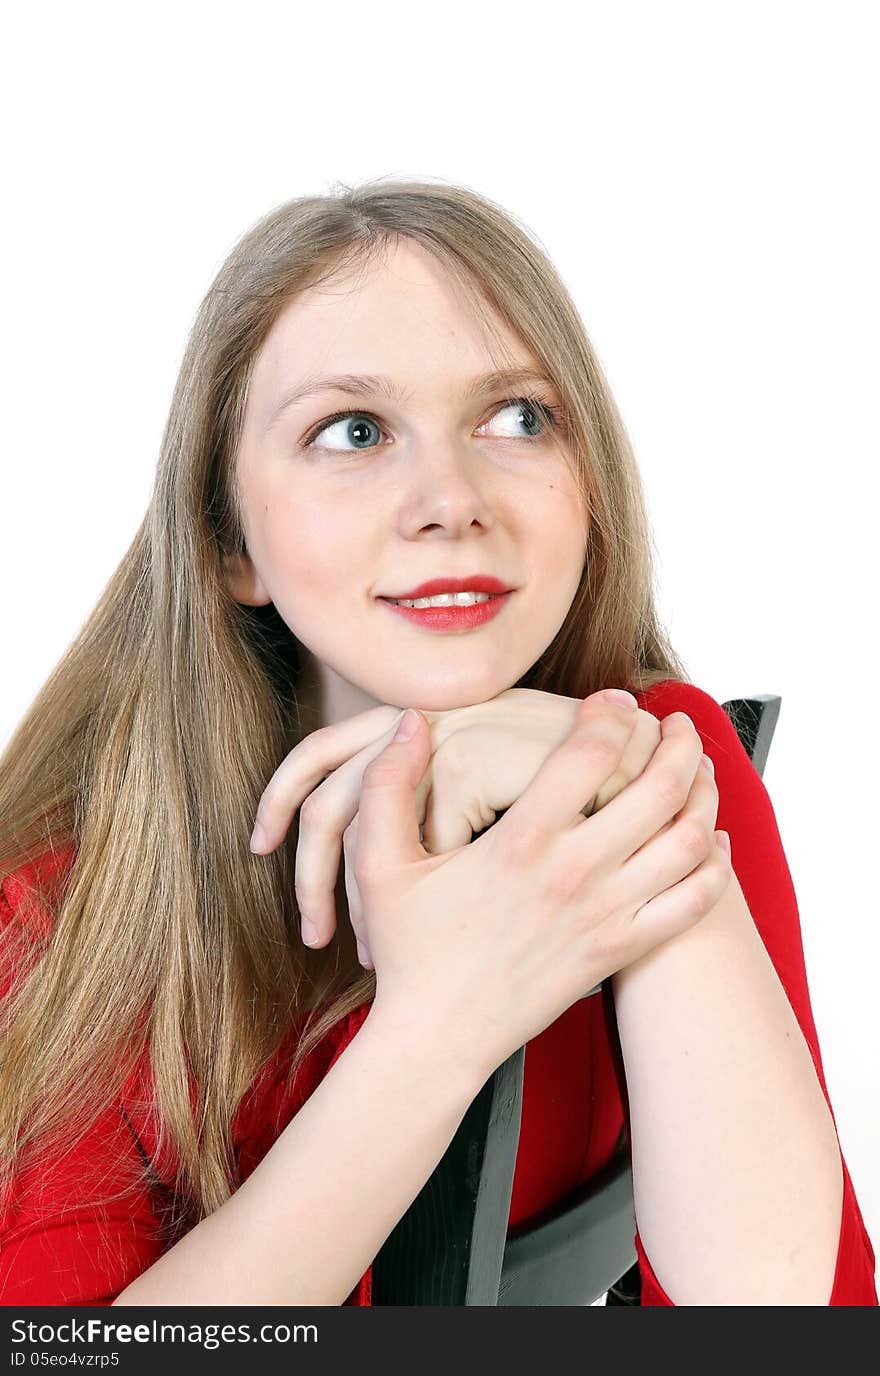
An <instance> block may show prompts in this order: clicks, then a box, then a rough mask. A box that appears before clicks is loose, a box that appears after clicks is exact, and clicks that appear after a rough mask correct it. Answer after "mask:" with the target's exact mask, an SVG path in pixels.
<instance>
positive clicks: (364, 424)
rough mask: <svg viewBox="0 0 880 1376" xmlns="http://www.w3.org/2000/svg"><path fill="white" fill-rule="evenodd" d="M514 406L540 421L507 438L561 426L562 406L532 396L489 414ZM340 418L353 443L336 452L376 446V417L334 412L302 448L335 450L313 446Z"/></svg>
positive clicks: (543, 432) (530, 438) (537, 436)
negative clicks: (372, 438)
mask: <svg viewBox="0 0 880 1376" xmlns="http://www.w3.org/2000/svg"><path fill="white" fill-rule="evenodd" d="M514 407H517V408H518V410H519V413H520V417H521V418H522V419H523V423H524V424H525V425H527V426H534V425H535V424H540V429H539V431H538V433H537V434H533V435H512V436H509V437H508V438H510V439H524V440H526V441H527V442H528V441H533V442H534V441H536V440H542V439H545V438H546V437H547V429H548V427H549V428H551V429H553V430H559V429H560V428H561V427H562V423H563V416H564V408H563V407H562V406H552V405H550V403H549V402H543V401H538V400H537V399H536V398H534V397H514V398H512V399H509V400H507V401H503V402H501V403H500V405H499V406H498V407H496V409H495V411H494V412H493V413H492V414H493V416H495V415H499V414H500V413H501V412H502V411H507V410H510V409H512V408H514ZM343 421H347V422H349V423H348V425H347V426H346V427H345V430H344V434H345V436H346V438H349V439H351V441H352V442H353V443H354V445H355V449H354V450H345V449H342V450H339V452H341V453H352V452H357V450H358V449H361V450H362V449H374V448H376V447H377V446H376V445H372V444H369V443H368V440H369V429H370V427H372V428H373V429H374V430H379V431H381V430H382V425H381V422H380V421H379V420H378V419H377V417H376V416H373V415H371V413H370V412H369V411H336V412H335V413H334V414H333V415H332V416H328V417H327V419H326V420H322V421H321V422H320V424H319V425H317V426H315V427H314V429H312V430H311V431H310V432H309V434H308V436H307V437H306V440H305V441H304V447H305V448H310V447H314V448H318V449H322V448H327V449H330V450H336V449H338V446H336V445H315V443H314V442H315V440H316V439H317V438H318V436H319V435H322V434H323V433H324V431H325V430H330V429H332V428H333V427H334V426H336V425H341V424H342V422H343Z"/></svg>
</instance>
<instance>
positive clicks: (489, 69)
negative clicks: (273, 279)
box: [0, 0, 880, 1249]
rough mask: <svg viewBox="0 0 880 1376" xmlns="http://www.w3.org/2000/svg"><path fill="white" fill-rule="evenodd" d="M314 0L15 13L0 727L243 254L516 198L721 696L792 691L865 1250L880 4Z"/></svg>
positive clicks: (788, 824) (138, 506) (819, 975)
mask: <svg viewBox="0 0 880 1376" xmlns="http://www.w3.org/2000/svg"><path fill="white" fill-rule="evenodd" d="M308 9H309V7H299V6H293V5H289V6H288V5H280V4H279V5H269V4H265V3H262V4H261V3H253V0H252V3H249V4H248V5H246V6H245V5H240V6H236V7H227V6H224V5H222V4H212V5H208V4H190V5H187V4H185V3H183V4H181V3H178V4H175V5H174V6H173V7H172V6H171V5H168V4H156V3H152V4H151V5H150V6H149V7H144V8H143V9H142V10H141V11H140V12H139V13H138V12H136V11H134V10H133V9H130V8H128V7H125V8H122V7H116V6H110V5H106V6H101V5H95V4H80V5H76V6H70V7H62V6H61V5H42V6H39V7H33V8H32V9H30V10H28V11H27V12H22V11H21V10H20V11H19V12H18V14H17V15H16V18H15V20H14V21H13V24H12V26H9V25H8V26H7V30H6V34H5V43H4V46H5V48H6V56H5V62H4V67H5V71H4V75H3V81H2V83H0V87H2V96H0V99H2V106H3V109H2V113H3V128H4V130H5V134H6V137H5V140H4V144H5V148H4V154H5V157H4V161H5V178H4V180H5V184H6V189H7V192H8V193H10V194H9V200H8V203H7V209H6V214H5V217H4V221H3V224H2V236H3V243H2V264H3V276H4V302H3V308H4V315H5V319H6V325H5V328H4V332H3V333H4V340H3V352H4V359H3V377H4V379H5V383H6V399H5V404H4V407H3V415H4V428H5V434H4V446H3V449H4V454H3V482H2V507H0V512H2V520H3V540H2V545H0V557H2V561H3V567H2V580H3V581H2V587H3V619H2V636H3V641H2V643H3V647H4V658H5V665H4V672H3V675H2V681H0V735H2V742H0V743H5V741H7V740H8V738H9V736H10V735H11V733H12V731H13V729H14V727H15V725H16V723H17V721H18V720H19V718H20V716H21V714H22V712H23V711H24V710H25V709H26V708H27V706H28V704H29V703H30V701H31V699H32V697H33V696H34V694H35V693H36V692H37V690H38V689H39V687H40V685H41V684H42V682H43V681H44V679H45V677H46V676H47V674H48V673H49V671H50V670H51V669H52V667H53V666H54V664H55V663H56V661H57V659H58V657H59V656H60V655H61V653H62V652H63V651H64V649H65V648H66V646H67V645H68V644H69V642H70V640H71V638H72V636H73V635H74V634H75V633H76V631H77V630H78V628H79V627H80V626H81V624H82V622H83V621H84V620H85V618H86V617H87V616H88V614H89V612H90V611H91V610H92V608H93V606H94V604H95V602H96V600H97V598H98V596H99V594H100V592H101V590H102V589H103V587H104V585H105V583H106V581H107V579H108V578H109V577H110V575H111V573H112V572H113V570H114V569H115V567H116V565H117V563H118V562H119V560H120V559H121V557H122V555H123V554H124V552H125V550H126V549H127V548H128V545H129V543H130V541H131V539H132V537H133V535H134V533H135V530H136V528H137V526H138V524H139V522H140V520H141V517H142V515H143V512H144V509H145V507H146V504H147V500H148V496H149V491H150V488H151V484H152V478H153V472H154V467H155V462H156V458H157V452H158V446H159V440H160V435H161V431H162V427H163V425H164V421H165V417H166V413H167V407H168V404H169V401H170V396H171V391H172V387H173V384H174V380H175V377H176V373H177V369H178V366H179V363H180V358H181V354H182V350H183V346H184V342H185V337H186V334H187V331H188V329H189V326H190V324H191V321H192V318H193V315H194V313H195V311H196V308H197V305H198V302H199V300H200V298H201V296H202V294H203V292H204V291H205V289H206V288H207V286H208V284H209V282H210V280H211V278H212V276H213V275H214V273H215V271H216V270H217V268H218V267H219V265H220V263H221V262H222V260H223V258H224V257H225V255H226V253H227V252H228V251H229V249H230V248H231V246H232V243H233V242H234V240H235V239H236V238H237V237H238V236H239V235H240V234H241V233H242V232H243V231H244V230H245V229H246V228H248V227H249V226H250V225H251V224H252V223H254V221H256V220H257V219H258V218H259V217H260V216H261V215H263V214H264V213H265V212H266V211H267V210H269V209H270V208H271V207H272V206H274V205H277V204H278V203H280V202H281V201H283V200H286V199H288V198H289V197H292V196H296V195H302V194H307V193H314V192H326V191H329V190H330V189H331V188H332V184H333V183H334V182H336V181H342V182H346V183H349V184H352V183H358V182H360V181H362V180H365V179H367V178H371V177H377V176H407V177H422V176H424V177H429V178H439V179H442V180H444V181H449V182H459V183H462V184H465V185H468V186H471V187H473V188H474V189H475V190H477V191H479V192H481V193H483V194H485V195H488V196H490V197H491V198H492V199H494V200H496V201H498V202H499V203H500V204H501V205H502V206H504V207H505V208H506V209H508V210H509V211H510V212H512V213H513V214H514V215H516V216H517V217H518V218H519V219H521V220H522V221H524V222H525V223H526V224H527V225H528V226H529V227H530V228H531V230H532V231H533V232H534V233H535V234H536V236H537V237H538V239H539V241H540V242H541V243H542V245H543V246H544V247H545V249H546V251H547V252H548V253H549V255H550V256H551V258H552V259H553V260H554V261H555V263H556V264H557V266H558V268H559V270H560V272H561V273H562V276H563V278H564V280H565V281H566V283H567V285H568V287H569V289H570V291H571V292H572V294H573V296H574V298H575V300H576V302H577V305H578V308H579V309H580V311H581V313H582V315H583V318H584V321H585V324H586V328H587V331H588V333H589V335H590V337H591V339H592V341H593V343H594V345H595V348H596V350H597V352H598V355H599V358H600V360H601V362H602V364H603V366H604V367H605V369H606V371H607V373H608V376H609V379H610V382H611V385H612V388H613V389H614V392H615V395H616V397H617V400H618V403H619V405H620V408H621V411H622V414H623V417H624V421H625V424H626V425H627V427H628V430H629V432H630V435H631V437H632V440H633V444H634V446H635V450H636V456H637V458H638V461H639V463H640V466H641V469H642V472H643V474H644V479H645V484H646V488H647V492H648V497H649V502H650V509H651V516H652V520H653V526H654V533H655V538H656V543H657V548H658V551H659V554H660V577H661V586H660V599H661V614H662V615H663V616H664V618H665V619H666V622H667V625H668V626H669V628H670V630H671V634H672V637H673V641H674V643H675V644H676V646H677V648H678V649H679V651H680V653H681V654H682V655H683V657H684V660H685V662H686V664H687V665H688V666H689V669H690V671H691V675H692V677H693V679H694V681H695V682H696V683H697V684H699V685H700V686H701V687H702V688H704V689H705V690H706V691H708V692H710V693H711V694H713V696H715V697H716V698H717V699H718V700H719V701H724V700H725V699H727V698H730V697H734V696H740V695H745V694H749V693H763V692H771V693H779V694H781V695H782V711H781V715H780V719H779V723H778V726H777V729H776V734H775V737H774V739H773V744H772V748H771V752H770V757H769V761H768V764H767V768H766V771H765V774H764V780H765V783H766V785H767V788H768V790H769V793H770V796H771V798H772V801H773V804H774V807H775V811H776V816H777V820H778V822H779V826H780V832H781V834H782V838H783V843H784V846H785V851H786V855H787V857H788V862H789V866H790V869H791V872H792V876H793V879H794V883H795V887H796V891H797V895H798V900H799V906H800V915H801V922H802V928H803V938H804V948H805V952H806V959H807V970H808V975H809V981H810V988H811V993H812V1000H813V1010H814V1014H815V1020H816V1024H817V1027H818V1031H819V1038H820V1043H821V1048H822V1054H823V1059H824V1065H825V1070H826V1075H827V1081H828V1085H829V1090H830V1093H831V1098H832V1103H833V1104H834V1107H835V1112H836V1116H837V1124H838V1130H839V1133H840V1136H841V1141H842V1143H843V1147H844V1152H845V1155H846V1158H847V1162H848V1165H849V1168H850V1171H851V1174H852V1178H853V1181H854V1184H855V1187H856V1192H857V1194H858V1196H859V1199H860V1202H861V1205H862V1209H863V1213H864V1216H865V1220H866V1223H867V1226H868V1230H869V1233H870V1234H871V1237H872V1240H873V1241H874V1243H875V1249H876V1248H877V1243H878V1242H880V1174H878V1170H877V1161H878V1160H880V1121H878V1115H880V1108H878V1075H877V1067H878V1065H880V1032H878V1019H877V1013H876V1008H877V985H878V963H880V962H878V956H880V942H878V936H877V924H878V903H877V868H876V861H877V853H878V840H877V824H878V808H877V804H876V791H875V790H876V782H875V781H876V779H877V775H878V764H880V758H878V757H880V748H878V721H877V714H876V710H875V707H874V702H873V698H872V696H871V693H872V691H873V690H872V685H873V683H874V682H875V680H876V676H877V667H878V666H877V651H876V610H875V605H874V604H875V597H876V591H877V579H876V573H875V569H876V556H877V533H876V529H875V523H876V518H877V507H876V493H877V484H876V477H877V465H878V458H880V454H878V429H880V427H878V420H877V377H878V363H880V359H878V348H877V321H878V307H880V299H878V298H880V293H878V269H877V244H878V243H880V224H878V214H877V207H876V202H875V199H874V196H875V194H876V184H877V163H876V158H877V131H878V113H880V111H878V100H877V94H876V92H877V80H876V72H877V56H878V54H877V44H876V42H874V40H873V36H872V34H871V31H870V25H871V22H872V20H874V19H875V18H876V10H875V9H874V7H873V6H872V5H870V4H864V5H862V4H855V3H839V0H838V2H837V3H834V4H833V5H832V4H830V3H828V4H810V3H796V4H795V3H773V2H772V0H770V2H769V3H768V0H762V3H742V0H740V3H737V4H736V5H732V4H731V5H718V4H714V5H706V4H704V3H669V0H667V3H665V4H662V5H656V4H651V3H642V4H634V3H615V4H614V5H609V4H603V5H596V4H594V5H590V4H582V5H580V6H579V7H576V6H571V5H570V4H559V3H544V4H542V5H540V6H533V5H506V6H501V5H498V4H483V5H473V4H468V5H459V4H452V3H449V2H448V0H447V3H444V5H442V6H438V7H436V8H434V9H433V10H432V9H427V10H425V9H419V8H418V7H415V6H413V5H406V6H399V7H398V6H396V5H390V4H381V3H379V4H376V5H370V6H357V5H354V4H348V5H345V4H343V5H342V6H341V7H340V6H339V5H336V6H333V7H323V6H322V7H318V9H317V12H316V13H314V14H309V13H308ZM872 626H874V627H875V629H874V630H873V631H872V630H871V627H872ZM734 858H735V857H734Z"/></svg>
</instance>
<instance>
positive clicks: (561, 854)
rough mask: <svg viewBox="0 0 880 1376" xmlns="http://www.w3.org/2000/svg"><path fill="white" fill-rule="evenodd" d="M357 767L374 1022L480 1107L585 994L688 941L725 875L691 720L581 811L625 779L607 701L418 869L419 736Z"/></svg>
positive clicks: (679, 723)
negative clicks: (481, 821)
mask: <svg viewBox="0 0 880 1376" xmlns="http://www.w3.org/2000/svg"><path fill="white" fill-rule="evenodd" d="M411 719H412V720H414V722H415V734H414V735H413V736H412V737H411V738H410V739H409V740H393V741H391V742H390V743H389V745H388V746H387V747H386V748H385V749H384V750H383V751H382V752H381V754H380V755H379V756H378V757H377V758H375V759H374V760H373V761H372V762H371V764H370V765H368V767H367V769H366V771H365V773H364V777H363V787H362V790H361V800H360V809H359V816H360V823H359V837H358V842H357V845H356V847H355V849H354V853H353V855H352V862H353V870H354V874H355V877H356V879H357V883H358V887H359V889H360V893H361V896H362V899H363V920H364V924H365V927H366V930H367V933H368V936H369V941H370V948H371V950H372V952H373V955H374V958H375V964H376V996H375V999H374V1003H373V1008H372V1010H371V1014H370V1016H371V1017H375V1018H377V1019H378V1020H379V1022H380V1023H384V1024H386V1025H387V1026H388V1027H389V1028H390V1029H391V1034H392V1035H393V1036H395V1037H398V1038H400V1039H401V1040H402V1041H405V1042H406V1043H407V1044H408V1045H410V1046H411V1045H413V1044H415V1043H417V1042H418V1041H419V1039H420V1038H421V1039H423V1040H424V1042H425V1043H426V1044H430V1046H431V1048H432V1053H433V1054H436V1047H437V1046H438V1045H442V1046H443V1048H444V1053H445V1054H446V1055H447V1057H448V1058H449V1063H450V1066H451V1067H455V1068H457V1069H458V1070H459V1071H460V1073H461V1074H462V1075H463V1076H465V1077H466V1079H467V1082H468V1084H469V1085H472V1086H473V1087H474V1089H475V1090H478V1089H479V1088H480V1086H481V1085H482V1084H484V1083H485V1080H486V1078H487V1076H488V1075H489V1074H491V1072H492V1071H493V1070H494V1069H495V1068H496V1067H497V1066H498V1065H500V1064H501V1063H502V1062H503V1061H504V1060H505V1059H506V1058H507V1056H509V1055H510V1054H511V1053H512V1052H513V1051H514V1050H516V1049H517V1047H519V1046H522V1045H524V1044H525V1043H526V1042H528V1041H530V1040H531V1039H532V1038H534V1037H535V1036H537V1034H538V1033H540V1032H541V1031H543V1029H544V1028H546V1027H547V1026H548V1025H549V1024H550V1023H551V1022H553V1021H554V1020H555V1019H556V1018H557V1017H559V1016H560V1015H561V1014H562V1013H563V1012H564V1011H565V1009H566V1008H569V1007H570V1006H571V1005H572V1004H573V1003H574V1002H575V1001H576V1000H577V999H578V998H580V997H582V995H583V994H584V993H585V991H586V990H588V989H590V988H591V987H593V986H594V985H595V984H597V983H599V982H601V981H602V980H604V979H606V978H608V977H609V976H610V975H612V974H614V973H616V972H617V971H618V970H620V969H622V968H623V967H625V966H627V965H630V964H632V963H633V962H635V961H637V960H639V959H640V958H641V957H642V956H643V955H645V954H647V953H648V952H649V951H651V950H653V949H654V948H655V947H657V946H658V945H660V944H662V943H665V942H667V941H669V940H671V939H673V938H674V937H676V936H678V935H680V934H682V933H683V932H685V931H687V930H688V929H690V928H692V927H694V926H696V924H697V923H698V922H700V921H701V920H702V918H704V917H705V916H707V914H709V913H710V912H711V911H712V910H713V909H714V908H715V907H716V905H717V903H718V901H719V899H720V898H721V896H722V894H723V893H724V891H725V890H726V888H727V886H728V884H729V882H730V879H731V875H732V870H731V867H730V861H729V857H728V854H727V852H726V850H724V849H723V848H722V846H721V844H720V843H719V840H718V836H717V834H716V833H715V830H714V828H715V821H716V818H717V811H718V790H717V788H716V786H715V779H714V776H713V773H712V770H711V768H707V767H706V766H705V764H704V757H703V746H702V741H701V738H700V735H699V733H698V732H697V730H696V729H695V727H694V725H693V723H692V721H691V720H690V718H689V717H688V716H687V715H686V714H685V713H684V712H673V713H672V714H671V715H670V716H667V717H665V718H664V719H663V721H662V722H661V724H660V734H661V739H660V743H659V745H658V746H657V749H656V750H655V752H654V754H653V755H652V757H651V759H650V760H649V762H648V765H647V767H646V768H645V770H644V771H643V772H642V774H641V775H640V776H639V777H638V778H637V779H635V780H634V781H633V782H632V783H630V784H629V785H628V786H627V787H626V788H624V789H623V790H621V792H620V793H619V794H618V795H617V797H615V798H613V799H612V800H611V801H610V802H609V803H608V804H607V805H606V806H605V807H604V808H603V809H602V811H601V812H599V813H597V814H594V815H593V816H591V817H589V818H587V819H586V820H585V819H584V817H583V815H582V814H583V809H584V807H585V806H586V805H587V803H588V801H589V800H590V798H592V797H595V796H596V795H597V794H598V792H599V789H600V788H601V786H602V784H603V783H604V782H605V780H606V779H608V778H609V777H611V775H612V774H613V773H614V771H615V769H617V768H618V767H619V765H620V761H621V759H622V758H623V754H624V751H625V748H626V744H627V742H628V740H629V739H630V737H631V735H632V732H633V730H634V724H635V718H634V714H633V713H632V712H631V711H627V710H626V709H625V708H624V707H622V706H619V705H616V704H612V703H609V702H608V701H607V700H605V699H604V698H603V695H602V694H601V693H597V694H594V695H593V696H591V697H589V698H587V699H586V700H585V701H584V702H583V704H582V705H581V707H580V708H579V709H578V712H577V715H576V719H575V722H574V725H573V728H572V730H571V732H570V734H569V735H568V736H567V738H566V739H565V741H564V742H563V743H562V744H561V745H560V746H559V747H558V748H557V749H556V750H554V751H553V752H552V753H551V754H550V755H549V756H548V758H547V759H546V760H545V761H544V763H543V765H542V766H541V768H540V769H539V770H538V773H537V774H536V775H535V778H534V779H533V780H532V782H531V784H530V785H529V786H528V788H527V789H526V790H525V792H524V793H523V795H522V797H521V798H519V799H517V801H516V802H514V803H513V805H512V806H511V807H510V808H509V809H508V810H507V812H506V813H505V815H504V816H503V817H501V818H500V819H499V820H498V822H497V824H496V825H495V826H494V827H493V828H492V829H491V830H490V831H488V832H486V834H485V835H483V836H480V837H478V838H477V839H476V841H474V843H473V844H472V845H465V846H460V847H459V848H458V849H457V850H454V851H452V852H451V853H450V854H448V855H433V856H432V855H428V853H427V852H426V850H425V849H424V847H423V846H422V845H421V843H420V841H419V834H418V833H419V827H418V819H417V816H416V808H415V790H416V786H417V784H418V781H419V780H420V779H421V777H422V775H423V773H424V771H425V768H426V766H427V762H428V752H429V748H430V740H429V732H428V730H427V726H426V723H425V720H424V718H423V717H422V716H421V715H420V714H419V713H413V714H412V717H411Z"/></svg>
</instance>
